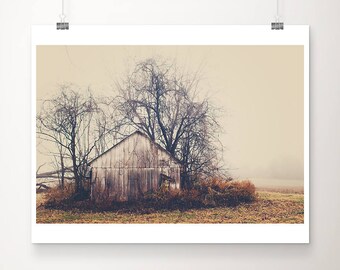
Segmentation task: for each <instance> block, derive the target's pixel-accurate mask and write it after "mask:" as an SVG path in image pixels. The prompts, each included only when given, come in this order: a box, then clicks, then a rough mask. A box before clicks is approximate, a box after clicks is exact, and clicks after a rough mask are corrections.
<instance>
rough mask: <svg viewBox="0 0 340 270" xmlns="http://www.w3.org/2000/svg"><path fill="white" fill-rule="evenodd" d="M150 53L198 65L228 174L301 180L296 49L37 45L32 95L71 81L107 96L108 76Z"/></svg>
mask: <svg viewBox="0 0 340 270" xmlns="http://www.w3.org/2000/svg"><path fill="white" fill-rule="evenodd" d="M149 57H162V58H165V59H169V60H170V61H172V60H173V59H175V60H176V62H177V64H178V65H179V66H181V67H183V68H184V69H185V70H187V71H189V72H195V71H197V70H200V72H201V74H202V76H201V77H202V79H201V83H200V91H201V94H202V96H208V97H209V98H210V99H211V101H212V102H214V104H216V105H217V106H219V107H223V109H224V112H223V115H221V117H220V119H219V122H220V124H221V125H222V126H223V128H224V133H223V134H220V140H221V142H222V143H223V145H224V147H225V151H224V159H225V161H226V163H227V165H228V167H229V168H230V169H231V173H232V175H233V176H235V177H240V178H279V179H303V152H304V151H303V137H304V136H303V100H304V96H303V87H304V85H303V72H304V71H303V62H304V61H303V46H38V47H37V99H38V100H39V99H46V98H48V97H50V96H52V95H54V94H55V93H56V91H57V86H58V84H62V83H70V82H71V83H74V84H76V85H79V86H81V87H83V88H84V89H85V88H87V87H88V86H90V87H91V89H92V91H93V92H94V93H96V94H99V95H106V94H109V95H113V94H114V92H113V91H114V90H113V89H114V83H115V81H116V80H119V79H121V78H122V76H124V74H126V72H127V70H128V69H132V68H133V64H134V63H135V61H138V60H141V59H144V58H149ZM37 104H38V106H39V102H38V103H37ZM38 165H39V155H38Z"/></svg>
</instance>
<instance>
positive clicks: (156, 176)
mask: <svg viewBox="0 0 340 270" xmlns="http://www.w3.org/2000/svg"><path fill="white" fill-rule="evenodd" d="M91 167H92V180H91V183H92V184H91V196H92V198H93V199H94V200H116V201H127V200H136V199H138V198H139V197H140V196H141V195H142V194H143V193H145V192H148V191H154V190H157V189H158V188H159V186H160V184H161V175H165V176H166V177H169V178H171V179H172V181H171V183H170V185H169V187H170V188H171V189H179V188H180V172H181V166H180V164H179V162H178V161H177V160H176V159H174V158H173V157H172V156H171V155H170V154H169V153H168V152H166V151H165V150H163V149H161V148H160V147H159V146H157V145H155V144H154V143H153V142H151V141H150V140H149V139H148V138H146V137H145V135H142V134H140V133H138V132H137V133H134V134H133V135H131V136H129V137H127V138H126V139H125V140H123V141H122V142H121V143H119V144H117V145H116V146H115V147H113V148H112V149H110V150H109V151H107V152H106V153H104V154H103V155H101V156H99V157H98V158H97V159H96V160H94V161H93V162H92V163H91Z"/></svg>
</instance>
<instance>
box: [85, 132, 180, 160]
mask: <svg viewBox="0 0 340 270" xmlns="http://www.w3.org/2000/svg"><path fill="white" fill-rule="evenodd" d="M136 134H139V135H141V136H143V137H144V138H146V139H147V140H149V141H150V142H151V143H152V144H153V145H155V146H156V147H157V148H158V149H159V150H161V151H163V152H165V153H166V154H168V155H169V156H170V157H171V158H172V159H174V160H175V161H176V162H177V163H178V164H179V165H181V164H182V163H181V161H180V160H179V159H178V158H176V157H175V156H173V155H172V154H171V153H170V152H169V151H167V150H166V149H164V148H163V147H162V146H160V145H159V144H158V143H156V142H154V141H152V140H151V139H150V138H149V137H148V136H147V135H145V134H144V133H143V132H141V131H139V130H137V131H135V132H133V133H131V134H130V135H128V136H126V137H125V138H124V139H122V140H121V141H120V142H118V143H116V144H115V145H113V146H112V147H110V148H109V149H107V150H106V151H104V152H103V153H101V154H100V155H99V156H97V157H95V158H94V159H92V160H91V161H90V162H89V163H88V164H89V165H91V163H92V162H94V161H95V160H97V159H98V158H100V157H101V156H103V155H105V154H106V153H108V152H109V151H111V150H112V149H113V148H115V147H116V146H118V145H119V144H121V143H123V142H124V141H125V140H127V139H128V138H130V137H132V136H134V135H136Z"/></svg>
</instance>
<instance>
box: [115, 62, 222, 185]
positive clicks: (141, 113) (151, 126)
mask: <svg viewBox="0 0 340 270" xmlns="http://www.w3.org/2000/svg"><path fill="white" fill-rule="evenodd" d="M198 83H199V80H198V74H197V73H196V74H193V75H188V74H185V73H184V72H181V71H180V70H179V68H178V67H177V66H176V64H173V63H172V64H169V63H167V62H162V63H160V62H157V61H156V60H155V59H147V60H144V61H141V62H139V63H137V64H136V67H135V69H134V70H133V72H131V73H130V74H128V76H127V78H126V80H124V81H123V82H122V83H120V84H119V85H118V86H119V90H120V96H119V109H120V111H121V114H122V118H123V121H125V122H126V124H127V125H129V126H130V127H132V128H133V129H138V130H141V131H143V132H144V133H145V134H147V135H148V136H149V137H150V139H151V140H153V141H155V142H157V143H159V144H161V145H162V146H163V147H164V148H165V149H166V150H167V151H168V152H169V153H171V154H172V155H174V156H176V157H177V158H178V159H180V160H181V161H182V165H183V168H184V169H183V175H182V186H184V187H190V185H191V183H192V182H193V181H195V180H197V179H198V177H199V176H201V177H202V176H203V175H204V176H207V175H208V174H213V173H214V171H216V168H217V167H218V165H217V164H218V163H216V160H217V150H218V149H217V147H216V144H214V141H215V140H216V138H215V134H217V132H218V129H219V125H218V123H217V122H216V120H215V115H214V114H215V111H216V109H215V108H214V107H213V106H212V104H211V103H210V102H209V100H208V99H206V98H201V99H200V98H199V95H198V92H197V87H198Z"/></svg>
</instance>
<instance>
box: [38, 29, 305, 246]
mask: <svg viewBox="0 0 340 270" xmlns="http://www.w3.org/2000/svg"><path fill="white" fill-rule="evenodd" d="M31 179H32V242H33V243H309V27H308V26H285V29H284V30H271V28H270V26H269V25H267V26H222V25H221V26H213V25H209V26H207V25H200V26H184V25H182V26H181V25H176V26H170V25H169V26H156V25H153V26H151V25H149V26H71V27H70V30H67V31H66V30H65V31H62V30H56V29H55V28H54V27H53V26H33V27H32V175H31Z"/></svg>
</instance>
